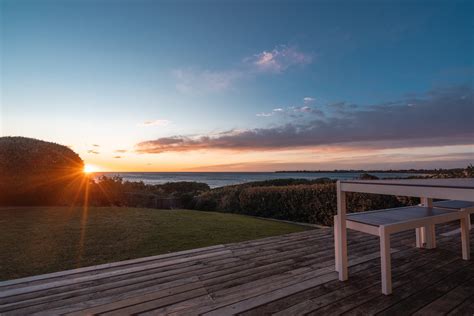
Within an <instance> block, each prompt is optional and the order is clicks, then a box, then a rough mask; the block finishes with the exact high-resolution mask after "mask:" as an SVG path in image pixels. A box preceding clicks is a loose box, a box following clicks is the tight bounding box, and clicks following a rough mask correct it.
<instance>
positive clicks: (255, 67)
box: [171, 45, 313, 94]
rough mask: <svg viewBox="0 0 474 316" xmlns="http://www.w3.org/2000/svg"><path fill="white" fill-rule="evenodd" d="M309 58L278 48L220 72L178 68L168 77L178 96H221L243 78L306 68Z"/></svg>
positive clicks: (294, 48) (291, 47)
mask: <svg viewBox="0 0 474 316" xmlns="http://www.w3.org/2000/svg"><path fill="white" fill-rule="evenodd" d="M312 60H313V58H312V56H311V55H310V54H307V53H304V52H302V51H300V50H298V49H297V48H296V47H293V46H286V45H280V46H277V47H275V48H274V49H272V50H270V51H263V52H261V53H258V54H255V55H253V56H251V57H246V58H244V59H243V61H242V62H240V63H239V64H238V65H237V66H236V67H233V68H229V69H223V70H209V69H198V68H178V69H174V70H173V71H172V72H171V74H172V76H173V78H174V80H175V82H176V84H175V87H176V90H178V91H179V92H180V93H184V94H196V93H206V92H223V91H226V90H229V89H232V88H233V87H234V86H235V83H236V82H238V81H239V80H242V79H245V78H254V77H255V76H257V75H260V74H264V73H274V74H279V73H283V72H284V71H286V70H287V69H288V68H291V67H295V66H304V65H307V64H310V63H311V62H312Z"/></svg>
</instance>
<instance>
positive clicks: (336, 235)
mask: <svg viewBox="0 0 474 316" xmlns="http://www.w3.org/2000/svg"><path fill="white" fill-rule="evenodd" d="M338 221H339V216H337V215H335V216H334V252H335V255H334V262H335V270H336V272H339V264H340V263H339V261H340V260H339V250H338V249H339V230H338V229H337V228H338V227H339V222H338Z"/></svg>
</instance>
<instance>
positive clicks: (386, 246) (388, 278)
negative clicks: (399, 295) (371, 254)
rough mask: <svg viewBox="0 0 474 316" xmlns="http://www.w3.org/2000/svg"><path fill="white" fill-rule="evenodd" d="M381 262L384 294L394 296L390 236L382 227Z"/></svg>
mask: <svg viewBox="0 0 474 316" xmlns="http://www.w3.org/2000/svg"><path fill="white" fill-rule="evenodd" d="M380 262H381V268H382V293H383V294H385V295H390V294H392V263H391V254H390V234H388V233H387V232H385V229H384V227H383V226H382V227H380Z"/></svg>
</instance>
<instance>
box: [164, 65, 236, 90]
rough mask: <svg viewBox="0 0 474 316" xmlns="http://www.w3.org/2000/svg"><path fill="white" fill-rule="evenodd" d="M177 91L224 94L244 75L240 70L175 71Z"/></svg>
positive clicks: (173, 72)
mask: <svg viewBox="0 0 474 316" xmlns="http://www.w3.org/2000/svg"><path fill="white" fill-rule="evenodd" d="M172 74H173V77H174V78H175V80H176V90H178V91H179V92H181V93H201V92H222V91H225V90H228V89H230V88H231V87H232V85H233V83H234V82H235V81H237V80H238V79H240V78H241V77H242V76H243V75H244V74H243V73H242V72H241V71H239V70H229V71H210V70H197V69H191V68H189V69H175V70H173V71H172Z"/></svg>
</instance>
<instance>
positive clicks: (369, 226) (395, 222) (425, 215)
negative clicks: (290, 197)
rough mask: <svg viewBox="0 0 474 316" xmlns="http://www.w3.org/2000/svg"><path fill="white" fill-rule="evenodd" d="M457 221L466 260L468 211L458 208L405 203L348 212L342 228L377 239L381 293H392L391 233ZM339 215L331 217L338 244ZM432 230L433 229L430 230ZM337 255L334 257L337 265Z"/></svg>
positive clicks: (467, 257)
mask: <svg viewBox="0 0 474 316" xmlns="http://www.w3.org/2000/svg"><path fill="white" fill-rule="evenodd" d="M455 220H460V225H461V241H462V257H463V259H464V260H469V252H470V250H469V228H468V223H467V222H468V214H467V213H466V212H459V211H458V210H452V209H445V208H434V207H425V206H408V207H400V208H392V209H385V210H377V211H370V212H360V213H350V214H347V215H346V220H345V225H343V227H344V229H345V227H347V228H349V229H353V230H357V231H360V232H364V233H367V234H371V235H375V236H378V237H379V238H380V259H381V270H382V278H381V279H382V293H383V294H385V295H388V294H390V293H392V274H391V258H390V235H391V234H393V233H397V232H401V231H405V230H410V229H420V228H424V229H426V227H428V226H432V227H433V228H434V225H436V224H441V223H446V222H451V221H455ZM339 221H340V218H339V216H338V215H336V216H334V223H335V225H334V236H335V242H336V244H337V242H338V240H337V236H339V234H338V231H337V228H338V227H339V224H338V223H339ZM433 231H434V229H433ZM338 260H339V258H338V257H336V268H337V267H338V266H339V264H338Z"/></svg>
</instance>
